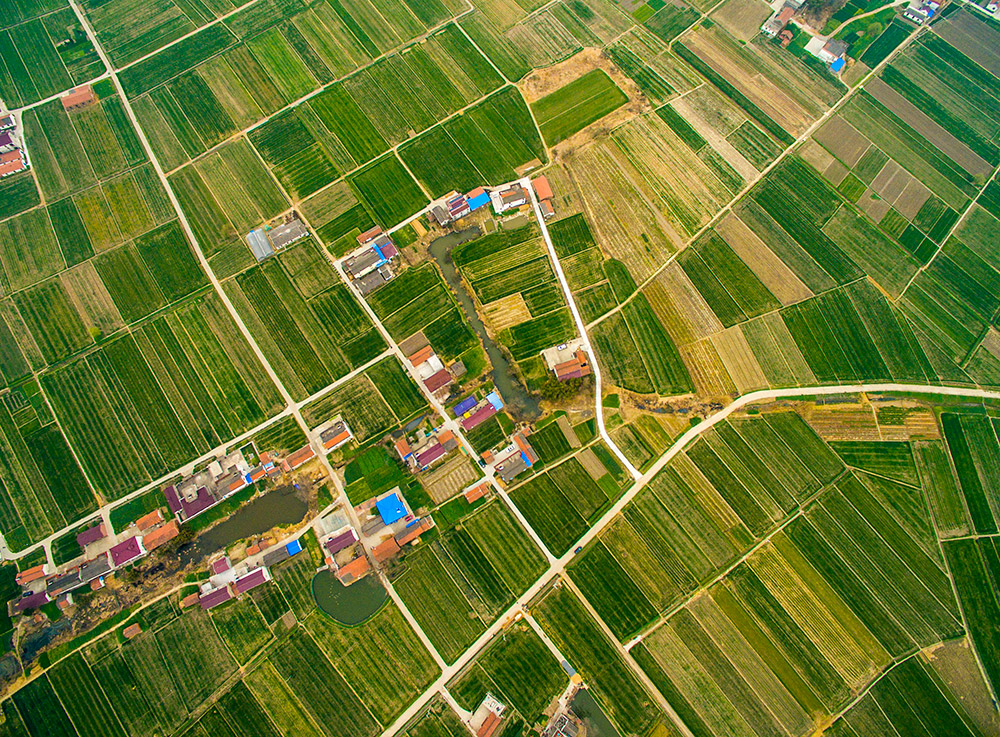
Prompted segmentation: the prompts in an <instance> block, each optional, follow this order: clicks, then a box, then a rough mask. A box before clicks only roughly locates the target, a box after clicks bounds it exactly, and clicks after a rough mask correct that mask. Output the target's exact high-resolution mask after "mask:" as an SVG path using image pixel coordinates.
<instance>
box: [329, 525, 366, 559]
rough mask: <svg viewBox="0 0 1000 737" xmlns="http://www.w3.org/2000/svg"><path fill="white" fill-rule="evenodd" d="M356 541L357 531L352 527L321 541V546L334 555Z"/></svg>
mask: <svg viewBox="0 0 1000 737" xmlns="http://www.w3.org/2000/svg"><path fill="white" fill-rule="evenodd" d="M357 541H358V533H357V532H355V531H354V530H353V529H349V530H346V531H344V532H342V533H340V534H339V535H335V536H334V537H331V538H330V539H329V540H327V541H326V542H325V543H323V547H324V548H326V551H327V552H328V553H329V554H330V555H336V554H337V553H339V552H340V551H341V550H344V549H346V548H349V547H351V546H352V545H353V544H354V543H356V542H357Z"/></svg>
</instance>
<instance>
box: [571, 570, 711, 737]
mask: <svg viewBox="0 0 1000 737" xmlns="http://www.w3.org/2000/svg"><path fill="white" fill-rule="evenodd" d="M559 580H560V581H562V582H563V583H564V585H566V587H567V588H569V590H570V591H571V592H572V593H573V594H574V595H575V596H576V598H578V599H579V600H580V603H581V605H582V606H583V608H584V609H585V610H586V611H587V614H589V615H590V616H591V617H592V618H593V620H594V622H595V623H596V624H597V626H598V628H599V629H600V630H601V632H603V633H604V636H605V637H607V638H608V639H609V640H611V645H612V647H613V648H614V649H615V650H617V651H618V656H619V657H620V658H621V659H622V660H623V661H624V663H625V666H626V667H627V668H628V669H629V670H631V671H632V675H634V676H635V677H636V678H637V679H638V680H639V683H640V684H641V685H642V686H643V688H645V689H646V691H647V692H648V693H649V695H650V696H652V697H653V699H655V700H656V701H657V702H658V704H659V707H660V708H661V709H662V710H663V712H664V714H666V716H667V717H668V718H669V719H670V721H671V722H673V723H674V726H675V727H677V729H678V730H679V731H680V733H681V734H682V735H683V736H684V737H694V733H693V732H692V731H691V728H690V727H688V725H687V723H685V721H684V720H683V719H681V716H680V714H678V713H677V711H676V710H675V709H674V707H673V705H672V704H671V703H670V702H669V701H667V699H666V697H665V696H664V695H663V694H662V693H661V692H660V689H659V688H657V687H656V684H655V683H653V679H652V678H650V677H649V675H648V674H647V673H646V671H644V670H643V669H642V666H640V665H639V664H638V663H637V662H636V661H635V658H633V657H632V655H631V653H629V651H628V650H626V649H625V647H624V646H623V645H622V644H621V642H619V641H618V638H617V637H615V633H614V632H612V631H611V628H610V627H609V626H608V625H607V623H606V622H605V621H604V620H603V619H601V616H600V615H599V614H598V613H597V611H596V610H595V609H594V607H593V606H592V605H591V603H590V601H588V600H587V597H586V596H584V595H583V592H582V591H580V589H579V588H578V587H577V585H576V582H575V581H573V579H572V578H571V577H570V576H569V575H563V576H562V577H561V578H560V579H559ZM605 716H607V717H608V719H609V720H610V719H611V716H610V715H609V714H605ZM616 726H617V725H616ZM621 731H623V732H624V731H626V730H621Z"/></svg>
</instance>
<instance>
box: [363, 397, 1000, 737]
mask: <svg viewBox="0 0 1000 737" xmlns="http://www.w3.org/2000/svg"><path fill="white" fill-rule="evenodd" d="M858 393H885V394H923V395H930V396H941V395H943V396H949V397H968V398H971V399H989V400H1000V392H996V391H987V390H985V389H966V388H962V387H950V386H946V387H940V386H924V385H920V384H896V383H879V384H868V383H862V384H838V385H833V386H818V387H802V388H794V389H765V390H762V391H757V392H751V393H750V394H745V395H744V396H742V397H740V398H739V399H737V400H736V401H734V402H733V403H732V404H730V405H727V406H726V407H724V408H723V409H721V410H719V411H718V412H716V413H715V414H713V415H711V416H710V417H707V418H706V419H705V420H704V421H702V422H700V423H698V424H697V425H695V426H694V427H692V428H691V429H690V430H688V431H687V432H685V433H684V434H683V435H681V437H679V438H678V439H677V440H676V441H675V442H674V444H673V445H671V446H670V448H669V450H667V452H666V453H664V454H663V456H661V457H660V459H659V460H658V461H657V462H656V463H655V464H654V465H653V466H652V467H651V468H650V469H649V470H648V471H646V472H645V473H644V474H642V476H640V478H639V479H638V480H637V481H636V482H635V483H634V484H633V485H632V486H631V487H630V488H629V489H628V490H627V491H626V492H625V494H624V495H623V496H622V497H621V499H619V500H618V502H616V503H615V505H614V506H613V507H612V508H611V509H609V510H608V511H607V512H606V513H605V514H604V515H603V516H602V517H601V519H600V520H599V521H598V522H597V523H596V524H595V525H594V526H593V527H591V528H590V529H589V530H588V531H587V532H586V533H585V534H584V535H583V536H582V537H581V538H580V539H579V540H578V541H577V543H576V545H573V546H572V547H571V548H570V551H569V552H568V553H566V554H565V555H563V556H562V557H561V558H559V559H558V560H556V561H555V562H554V563H552V564H551V565H550V566H549V568H548V569H547V570H546V571H545V573H543V574H542V575H541V576H540V577H539V578H538V580H536V581H535V583H533V584H532V585H531V586H530V587H529V588H528V590H527V591H525V592H524V593H523V594H522V595H521V596H519V597H518V598H517V601H516V602H514V604H512V605H511V607H510V608H509V609H508V610H507V611H506V612H504V613H503V614H502V615H501V616H500V617H499V618H498V619H497V620H496V621H495V622H494V623H493V624H492V625H491V626H490V627H489V628H488V629H487V630H486V632H484V633H483V634H482V635H481V636H480V637H479V638H478V639H477V640H476V641H475V642H474V643H473V644H472V645H471V646H470V647H469V649H468V650H466V651H465V652H464V653H462V655H460V656H459V658H458V660H456V661H455V662H454V663H453V664H452V665H450V666H448V667H447V668H445V669H444V671H443V672H442V674H441V676H440V677H439V678H438V679H437V680H435V681H434V683H432V684H431V685H430V686H429V687H428V688H427V690H426V691H424V693H422V694H421V695H420V696H419V697H418V698H417V700H416V701H414V702H413V704H411V705H410V707H409V708H407V709H406V711H404V712H403V713H402V714H401V715H400V716H399V718H398V719H396V721H395V722H393V723H392V724H391V725H389V727H387V728H386V729H385V730H384V731H383V732H382V737H392V735H395V734H396V733H398V732H399V731H400V730H401V729H402V728H403V727H404V726H406V723H407V722H409V721H410V720H411V719H413V718H414V717H415V716H417V714H419V713H420V710H421V709H422V708H423V707H424V706H426V705H427V704H428V702H429V701H430V700H431V699H432V698H433V697H434V695H435V694H437V693H438V692H439V691H440V689H441V688H442V687H443V686H444V685H445V684H446V683H447V682H448V681H449V680H451V678H453V677H454V676H455V675H457V674H458V673H459V672H460V671H461V670H462V668H463V667H465V665H467V664H468V663H469V662H471V661H472V660H473V659H474V658H475V657H476V655H478V654H479V652H480V651H481V650H482V649H483V648H484V647H485V646H486V645H487V644H488V643H489V641H490V640H491V639H492V637H493V636H494V635H496V634H497V633H498V632H500V631H501V630H502V629H503V628H504V627H506V626H507V624H508V623H509V622H510V621H511V620H512V619H513V618H514V616H515V615H517V613H518V612H519V611H520V610H521V609H522V608H526V607H527V605H528V603H529V602H530V601H531V600H532V599H534V598H535V597H536V596H537V595H538V594H539V593H541V591H543V590H544V589H545V587H546V586H548V585H550V584H551V583H552V582H553V581H555V580H556V579H557V578H558V577H560V576H562V575H563V573H564V572H565V570H566V566H568V565H569V563H570V562H571V561H572V560H573V558H574V557H575V556H576V553H575V550H576V549H577V548H578V547H582V546H585V545H587V544H588V543H589V542H590V541H592V540H593V539H594V538H596V537H597V536H598V535H599V534H600V533H601V532H602V531H603V530H604V528H606V527H607V526H608V525H609V524H610V523H611V521H612V520H613V519H614V518H615V517H616V516H617V515H618V514H619V513H620V512H621V510H622V509H623V508H624V507H625V505H626V504H628V503H629V502H630V501H632V499H633V498H634V497H635V495H636V494H638V493H639V492H640V491H642V489H643V488H644V487H645V486H646V484H648V483H649V481H650V480H651V479H652V478H653V477H654V476H655V475H656V474H657V473H659V472H660V471H661V470H662V469H663V467H664V466H666V465H667V463H669V462H670V460H671V459H672V458H673V457H674V456H676V455H677V454H678V453H680V452H681V451H682V450H683V449H684V448H685V447H686V446H688V445H689V444H690V443H692V442H693V441H694V440H695V439H697V438H698V436H699V435H701V434H702V433H704V432H705V431H706V430H709V429H710V428H712V427H714V426H715V425H717V424H718V423H720V422H722V421H723V420H724V419H726V418H727V417H729V416H730V415H731V414H733V412H736V411H738V410H740V409H743V408H744V407H746V406H748V405H751V404H755V403H760V402H769V401H773V400H775V399H794V398H798V397H811V396H829V395H836V394H858ZM612 641H613V642H614V640H612ZM619 648H620V649H621V651H622V652H623V653H625V652H626V651H625V649H624V647H621V645H619Z"/></svg>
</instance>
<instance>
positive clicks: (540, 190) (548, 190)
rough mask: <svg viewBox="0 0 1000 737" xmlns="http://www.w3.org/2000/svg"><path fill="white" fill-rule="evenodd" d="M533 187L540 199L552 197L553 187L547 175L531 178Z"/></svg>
mask: <svg viewBox="0 0 1000 737" xmlns="http://www.w3.org/2000/svg"><path fill="white" fill-rule="evenodd" d="M531 188H532V189H533V190H535V196H536V197H537V198H538V199H540V200H551V199H552V187H551V186H549V180H548V179H546V178H545V177H535V178H534V179H532V180H531Z"/></svg>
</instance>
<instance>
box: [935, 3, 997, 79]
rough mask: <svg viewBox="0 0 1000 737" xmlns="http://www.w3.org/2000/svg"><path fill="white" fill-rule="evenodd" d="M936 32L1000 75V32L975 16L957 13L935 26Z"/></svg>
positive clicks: (969, 12)
mask: <svg viewBox="0 0 1000 737" xmlns="http://www.w3.org/2000/svg"><path fill="white" fill-rule="evenodd" d="M934 32H935V33H936V34H937V35H939V36H940V37H941V38H943V39H944V40H945V41H947V42H948V43H950V44H951V45H952V46H954V47H955V48H956V49H958V50H959V51H961V52H962V53H963V54H965V55H966V56H968V57H969V58H970V59H972V60H973V61H974V62H976V63H977V64H979V66H981V67H983V68H984V69H987V70H989V71H990V72H992V73H993V74H995V75H997V76H998V77H1000V33H997V32H996V31H994V30H993V29H992V28H990V27H989V26H988V25H987V24H986V23H985V22H983V21H981V20H979V19H978V18H975V17H973V15H972V12H971V11H965V10H963V11H962V12H959V13H955V14H954V15H952V16H950V17H949V18H947V19H945V20H944V21H943V22H941V23H938V24H937V25H936V26H934Z"/></svg>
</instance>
